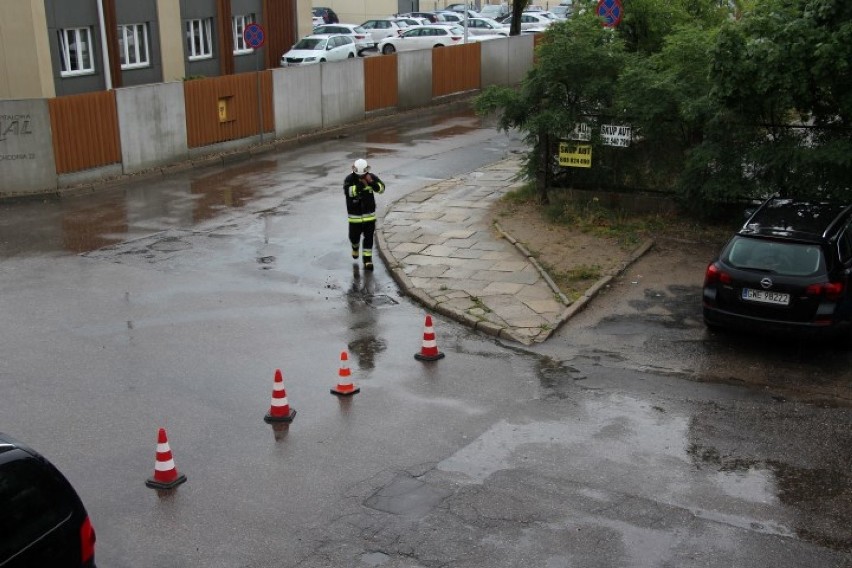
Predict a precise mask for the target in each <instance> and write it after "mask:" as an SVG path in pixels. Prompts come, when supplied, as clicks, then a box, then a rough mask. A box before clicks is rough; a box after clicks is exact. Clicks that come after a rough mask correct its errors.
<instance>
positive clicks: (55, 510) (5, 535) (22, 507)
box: [0, 432, 95, 568]
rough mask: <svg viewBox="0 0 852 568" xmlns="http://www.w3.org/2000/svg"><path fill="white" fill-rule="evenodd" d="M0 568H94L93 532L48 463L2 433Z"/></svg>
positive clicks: (76, 501) (76, 500)
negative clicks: (43, 567) (0, 536)
mask: <svg viewBox="0 0 852 568" xmlns="http://www.w3.org/2000/svg"><path fill="white" fill-rule="evenodd" d="M0 535H2V538H0V566H3V568H33V567H41V566H50V567H51V568H70V567H72V566H73V567H74V568H94V566H95V530H94V528H93V527H92V522H91V521H90V520H89V515H88V513H87V512H86V508H85V507H84V506H83V502H82V501H81V500H80V497H79V495H77V492H76V491H75V490H74V488H73V487H72V486H71V484H70V483H69V482H68V480H67V479H66V478H65V476H63V475H62V473H60V471H59V470H58V469H56V467H55V466H54V465H53V464H52V463H50V462H49V461H48V460H47V458H45V457H44V456H42V455H41V454H39V453H38V452H36V451H35V450H33V449H32V448H30V447H28V446H26V445H25V444H23V443H21V442H19V441H17V440H15V439H14V438H11V437H10V436H7V435H6V434H3V433H2V432H0Z"/></svg>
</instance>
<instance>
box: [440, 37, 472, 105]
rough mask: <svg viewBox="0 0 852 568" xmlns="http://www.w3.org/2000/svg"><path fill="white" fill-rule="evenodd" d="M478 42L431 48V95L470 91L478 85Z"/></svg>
mask: <svg viewBox="0 0 852 568" xmlns="http://www.w3.org/2000/svg"><path fill="white" fill-rule="evenodd" d="M480 52H481V47H480V45H479V43H478V42H477V43H468V44H464V45H452V46H449V47H439V48H436V49H433V50H432V96H433V97H440V96H443V95H449V94H451V93H460V92H463V91H470V90H473V89H478V88H479V87H480V81H481V78H480V69H481V55H480Z"/></svg>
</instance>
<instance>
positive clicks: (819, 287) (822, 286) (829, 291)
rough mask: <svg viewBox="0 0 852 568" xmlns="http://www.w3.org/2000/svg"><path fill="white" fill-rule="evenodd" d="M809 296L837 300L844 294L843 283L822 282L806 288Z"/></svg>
mask: <svg viewBox="0 0 852 568" xmlns="http://www.w3.org/2000/svg"><path fill="white" fill-rule="evenodd" d="M805 294H806V295H808V296H823V297H824V298H825V299H826V300H837V299H838V298H840V295H841V294H843V282H821V283H819V284H811V285H810V286H808V287H807V288H805Z"/></svg>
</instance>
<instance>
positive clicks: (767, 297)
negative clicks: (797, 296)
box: [743, 288, 790, 306]
mask: <svg viewBox="0 0 852 568" xmlns="http://www.w3.org/2000/svg"><path fill="white" fill-rule="evenodd" d="M743 300H746V301H748V302H761V303H764V304H775V305H778V306H787V305H789V304H790V294H788V293H786V292H772V291H770V290H753V289H751V288H743Z"/></svg>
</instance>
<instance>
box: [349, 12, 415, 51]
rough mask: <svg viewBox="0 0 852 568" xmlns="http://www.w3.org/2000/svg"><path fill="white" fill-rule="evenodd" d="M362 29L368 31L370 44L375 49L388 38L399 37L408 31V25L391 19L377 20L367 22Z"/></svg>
mask: <svg viewBox="0 0 852 568" xmlns="http://www.w3.org/2000/svg"><path fill="white" fill-rule="evenodd" d="M361 27H362V28H364V29H365V30H367V33H368V34H369V36H370V37H369V38H368V39H367V41H368V42H370V43H371V44H372V46H373V47H376V46H378V45H379V42H380V41H382V40H383V39H385V38H387V37H399V34H401V33H402V32H403V31H404V30H406V29H408V24H406V23H404V22H395V21H394V20H392V19H391V18H381V19H377V20H367V21H366V22H364V23H363V24H361Z"/></svg>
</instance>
